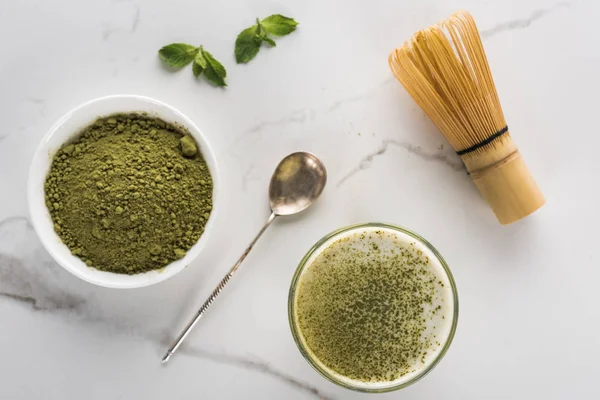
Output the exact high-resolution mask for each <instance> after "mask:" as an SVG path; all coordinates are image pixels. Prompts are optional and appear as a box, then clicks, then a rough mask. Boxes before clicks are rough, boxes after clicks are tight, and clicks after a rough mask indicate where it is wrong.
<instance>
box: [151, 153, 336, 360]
mask: <svg viewBox="0 0 600 400" xmlns="http://www.w3.org/2000/svg"><path fill="white" fill-rule="evenodd" d="M326 182H327V171H326V170H325V166H324V165H323V163H322V162H321V161H320V160H319V159H318V158H317V157H315V156H314V155H312V154H310V153H306V152H298V153H292V154H290V155H289V156H287V157H285V158H284V159H283V160H281V162H280V163H279V165H278V166H277V168H276V169H275V172H274V173H273V176H272V177H271V184H270V185H269V204H270V205H271V215H269V218H268V219H267V222H265V224H264V226H263V227H262V229H261V230H260V232H258V235H256V237H255V238H254V240H253V241H252V242H251V243H250V245H249V246H248V248H247V249H246V250H245V251H244V254H242V256H241V257H240V259H239V260H238V261H237V262H236V263H235V265H234V266H233V268H231V270H230V271H229V272H228V273H227V275H225V277H224V278H223V280H222V281H221V283H219V285H218V286H217V287H216V288H215V290H214V291H213V292H212V294H211V295H210V296H209V297H208V299H206V301H205V302H204V304H202V307H200V310H198V312H197V313H196V315H195V316H194V318H192V320H191V321H190V322H189V323H188V324H187V326H186V327H185V329H184V330H183V332H181V334H180V335H179V337H178V338H177V339H176V340H175V341H174V342H173V344H172V345H171V347H170V348H169V350H167V353H166V354H165V356H164V357H163V359H162V362H163V363H166V362H167V361H169V358H171V356H172V355H173V354H174V353H175V351H177V349H178V348H179V346H180V345H181V343H182V342H183V340H184V339H185V338H186V337H187V335H188V334H189V333H190V332H191V330H192V329H193V328H194V326H195V325H196V323H198V320H200V318H201V317H202V316H203V315H204V313H205V312H206V310H208V308H209V307H210V305H211V304H212V303H213V301H215V299H216V298H217V296H218V295H219V293H221V291H222V290H223V288H224V287H225V285H227V282H229V280H230V279H231V277H233V274H235V271H237V269H238V268H239V267H240V265H241V264H242V261H244V259H245V258H246V256H247V255H248V253H250V250H252V247H253V246H254V244H255V243H256V242H257V241H258V238H260V237H261V236H262V234H263V233H264V232H265V231H266V230H267V228H268V227H269V225H271V223H272V222H273V220H274V219H275V218H276V217H278V216H280V215H292V214H296V213H299V212H300V211H303V210H305V209H307V208H308V207H309V206H310V205H311V204H312V203H314V202H315V200H317V198H318V197H319V196H320V195H321V192H323V188H324V187H325V183H326Z"/></svg>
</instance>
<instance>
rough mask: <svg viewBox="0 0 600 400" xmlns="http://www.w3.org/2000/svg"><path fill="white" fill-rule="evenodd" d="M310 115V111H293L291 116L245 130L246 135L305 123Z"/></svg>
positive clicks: (264, 122)
mask: <svg viewBox="0 0 600 400" xmlns="http://www.w3.org/2000/svg"><path fill="white" fill-rule="evenodd" d="M310 114H311V113H310V110H307V109H302V110H296V111H292V112H291V113H290V114H289V115H287V116H285V117H283V118H279V119H276V120H269V121H263V122H260V123H258V124H256V125H254V126H253V127H251V128H249V129H247V130H245V131H244V133H256V132H260V131H262V130H263V129H264V128H266V127H270V126H279V125H286V124H289V123H304V122H305V121H306V119H307V118H308V116H309V115H310Z"/></svg>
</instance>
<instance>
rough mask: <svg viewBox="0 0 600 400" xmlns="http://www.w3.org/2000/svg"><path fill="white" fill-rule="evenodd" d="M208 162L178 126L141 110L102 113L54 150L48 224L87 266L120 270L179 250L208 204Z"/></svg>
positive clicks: (158, 264) (146, 267) (162, 262)
mask: <svg viewBox="0 0 600 400" xmlns="http://www.w3.org/2000/svg"><path fill="white" fill-rule="evenodd" d="M212 192H213V183H212V178H211V175H210V171H209V169H208V166H207V165H206V162H205V160H204V159H203V157H202V154H201V153H200V151H198V147H197V145H196V143H195V141H194V140H193V139H192V137H191V136H190V135H189V133H188V132H187V131H186V130H185V129H184V128H182V127H178V126H174V125H172V124H168V123H166V122H164V121H162V120H160V119H156V118H149V117H147V116H145V115H141V114H127V115H125V114H118V115H112V116H110V117H106V118H100V119H98V120H97V121H96V122H94V123H93V124H92V125H90V126H88V127H87V128H85V129H84V130H83V131H82V132H81V133H80V134H79V135H78V136H77V137H76V138H75V139H74V140H73V141H71V142H70V143H68V144H65V145H64V146H62V147H61V148H60V149H59V150H58V151H57V152H56V154H55V156H54V158H53V160H52V165H51V167H50V172H49V173H48V176H47V177H46V183H45V194H46V206H47V207H48V210H49V212H50V215H51V217H52V221H53V223H54V230H55V231H56V233H57V234H58V235H59V236H60V238H61V239H62V241H63V242H64V243H65V244H66V245H67V247H68V248H69V249H70V250H71V252H72V253H73V254H74V255H76V256H77V257H79V258H81V260H82V261H84V262H85V263H86V264H87V265H88V266H90V267H93V268H96V269H99V270H102V271H109V272H115V273H120V274H137V273H142V272H146V271H150V270H154V269H159V268H162V267H165V266H166V265H168V264H170V263H171V262H173V261H175V260H177V259H179V258H182V257H183V256H185V254H186V252H187V251H188V250H189V249H190V248H191V247H192V246H193V245H194V244H195V243H196V242H197V241H198V239H199V238H200V236H201V235H202V233H203V232H204V229H205V226H206V223H207V220H208V218H209V216H210V213H211V210H212Z"/></svg>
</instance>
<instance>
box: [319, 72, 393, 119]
mask: <svg viewBox="0 0 600 400" xmlns="http://www.w3.org/2000/svg"><path fill="white" fill-rule="evenodd" d="M394 81H395V78H394V77H393V76H390V77H388V78H386V79H385V80H383V81H382V82H381V83H379V84H378V85H376V86H375V87H374V88H372V89H370V90H368V91H366V92H365V93H361V94H358V95H355V96H351V97H348V98H346V99H343V100H338V101H336V102H334V103H333V104H332V105H330V106H329V107H328V108H327V109H326V110H325V113H330V112H332V111H335V110H337V109H338V108H340V107H341V106H342V105H345V104H348V103H354V102H357V101H363V100H367V99H370V98H372V97H374V96H375V95H376V94H377V93H378V92H379V89H381V87H383V86H386V85H388V84H390V83H391V82H394Z"/></svg>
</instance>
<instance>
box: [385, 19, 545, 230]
mask: <svg viewBox="0 0 600 400" xmlns="http://www.w3.org/2000/svg"><path fill="white" fill-rule="evenodd" d="M389 64H390V68H391V69H392V72H393V73H394V75H395V76H396V78H397V79H398V81H400V83H401V84H402V85H403V86H404V88H405V89H406V90H407V91H408V93H409V94H410V95H411V96H412V97H413V99H414V100H415V101H416V102H417V104H418V105H419V106H420V107H421V108H422V109H423V111H425V113H426V114H427V115H428V116H429V118H431V120H432V121H433V122H434V123H435V124H436V125H437V127H438V128H439V129H440V130H441V131H442V133H443V134H444V136H445V137H446V139H447V140H448V142H449V143H450V145H452V147H454V150H456V152H457V154H458V155H460V157H461V158H462V160H463V162H464V164H465V166H466V168H467V171H468V172H469V174H470V175H471V178H472V179H473V182H474V183H475V185H476V186H477V187H478V188H479V190H480V192H481V194H482V195H483V197H484V198H485V199H486V200H487V202H488V203H489V204H490V206H491V207H492V210H493V211H494V213H495V214H496V217H497V218H498V220H499V221H500V223H502V224H509V223H511V222H514V221H516V220H518V219H521V218H523V217H525V216H526V215H529V214H531V213H532V212H534V211H535V210H537V209H538V208H540V207H541V206H542V205H543V204H544V202H545V201H544V197H543V195H542V193H541V192H540V190H539V188H538V186H537V184H536V183H535V181H534V180H533V178H532V176H531V174H530V173H529V170H528V169H527V166H526V165H525V162H524V160H523V158H522V157H521V154H520V153H519V150H518V149H517V146H516V145H515V144H514V142H513V141H512V139H511V137H510V134H509V132H508V127H507V125H506V121H505V120H504V115H503V113H502V107H501V106H500V101H499V99H498V94H497V93H496V87H495V86H494V80H493V78H492V75H491V73H490V69H489V66H488V62H487V59H486V56H485V52H484V50H483V46H482V44H481V38H480V36H479V32H478V31H477V26H476V25H475V21H474V20H473V17H472V16H471V15H470V14H469V13H467V12H458V13H456V14H454V15H452V16H451V17H450V18H448V19H447V20H445V21H442V22H441V23H439V24H437V25H434V26H432V27H430V28H428V29H425V30H422V31H419V32H417V33H416V34H415V35H414V36H413V38H412V39H411V40H410V41H408V42H406V43H404V45H403V46H402V47H399V48H397V49H396V50H394V51H393V52H392V54H390V57H389Z"/></svg>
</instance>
